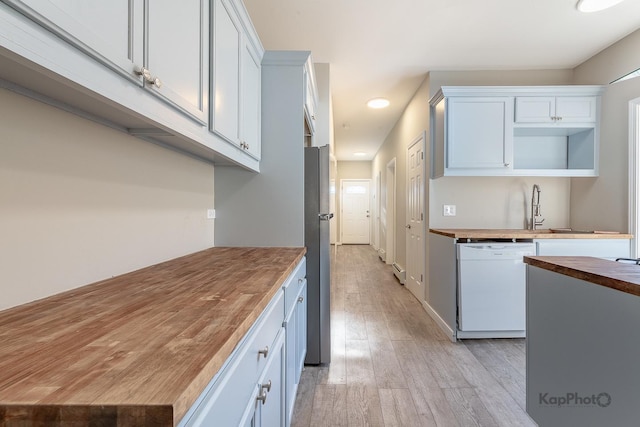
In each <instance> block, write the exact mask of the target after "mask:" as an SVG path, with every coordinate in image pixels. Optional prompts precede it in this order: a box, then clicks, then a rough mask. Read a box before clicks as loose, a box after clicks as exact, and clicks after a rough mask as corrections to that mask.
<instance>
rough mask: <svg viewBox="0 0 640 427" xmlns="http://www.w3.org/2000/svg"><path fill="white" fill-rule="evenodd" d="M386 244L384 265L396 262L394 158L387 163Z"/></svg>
mask: <svg viewBox="0 0 640 427" xmlns="http://www.w3.org/2000/svg"><path fill="white" fill-rule="evenodd" d="M386 188H387V218H386V224H387V230H386V231H387V233H386V235H387V242H386V249H385V250H386V252H387V253H386V255H385V259H386V263H387V264H393V263H394V262H396V158H395V157H394V158H393V159H391V160H390V161H389V163H387V176H386Z"/></svg>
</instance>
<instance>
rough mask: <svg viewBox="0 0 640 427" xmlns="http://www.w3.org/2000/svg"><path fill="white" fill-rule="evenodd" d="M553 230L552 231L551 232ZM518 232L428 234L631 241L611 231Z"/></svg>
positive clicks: (434, 230)
mask: <svg viewBox="0 0 640 427" xmlns="http://www.w3.org/2000/svg"><path fill="white" fill-rule="evenodd" d="M552 230H553V231H552ZM552 230H524V229H523V230H520V229H513V230H512V229H473V228H449V229H442V228H431V229H429V231H430V232H432V233H435V234H440V235H442V236H446V237H451V238H454V239H631V237H632V236H631V235H630V234H621V233H618V232H612V231H590V232H585V231H571V230H570V229H552Z"/></svg>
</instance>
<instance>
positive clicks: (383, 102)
mask: <svg viewBox="0 0 640 427" xmlns="http://www.w3.org/2000/svg"><path fill="white" fill-rule="evenodd" d="M388 106H389V100H388V99H385V98H374V99H372V100H370V101H369V102H367V107H369V108H385V107H388Z"/></svg>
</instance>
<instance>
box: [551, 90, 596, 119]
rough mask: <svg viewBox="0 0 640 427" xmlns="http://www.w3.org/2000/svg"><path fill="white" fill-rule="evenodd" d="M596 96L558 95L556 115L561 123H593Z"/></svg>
mask: <svg viewBox="0 0 640 427" xmlns="http://www.w3.org/2000/svg"><path fill="white" fill-rule="evenodd" d="M597 102H598V98H597V97H595V96H559V97H557V98H556V117H557V122H558V123H559V124H562V123H593V122H595V121H596V108H597Z"/></svg>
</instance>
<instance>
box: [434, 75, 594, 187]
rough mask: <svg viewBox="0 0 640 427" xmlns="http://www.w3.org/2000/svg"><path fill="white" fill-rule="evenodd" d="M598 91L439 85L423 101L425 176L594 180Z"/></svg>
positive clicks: (574, 88)
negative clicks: (426, 103) (427, 139)
mask: <svg viewBox="0 0 640 427" xmlns="http://www.w3.org/2000/svg"><path fill="white" fill-rule="evenodd" d="M603 90H604V88H603V87H602V86H522V87H521V86H465V87H462V86H446V87H442V88H441V90H439V91H438V92H437V93H436V95H434V97H433V98H431V100H430V104H431V150H432V156H431V159H432V167H431V170H432V174H431V175H432V178H439V177H442V176H597V175H598V156H599V109H600V96H601V94H602V92H603Z"/></svg>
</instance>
